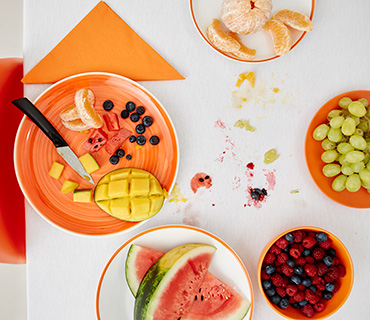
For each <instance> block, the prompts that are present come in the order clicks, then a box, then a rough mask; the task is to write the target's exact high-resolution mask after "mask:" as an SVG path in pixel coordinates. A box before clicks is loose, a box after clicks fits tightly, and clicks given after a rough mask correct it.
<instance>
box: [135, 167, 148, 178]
mask: <svg viewBox="0 0 370 320" xmlns="http://www.w3.org/2000/svg"><path fill="white" fill-rule="evenodd" d="M149 176H150V173H149V172H147V171H144V170H138V169H132V172H131V177H132V178H139V179H143V178H149Z"/></svg>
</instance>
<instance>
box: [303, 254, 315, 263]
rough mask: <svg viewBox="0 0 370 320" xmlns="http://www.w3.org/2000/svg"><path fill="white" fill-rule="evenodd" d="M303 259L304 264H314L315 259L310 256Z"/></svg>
mask: <svg viewBox="0 0 370 320" xmlns="http://www.w3.org/2000/svg"><path fill="white" fill-rule="evenodd" d="M305 259H306V262H307V263H309V264H313V263H314V262H315V259H314V258H313V257H311V256H308V257H306V258H305Z"/></svg>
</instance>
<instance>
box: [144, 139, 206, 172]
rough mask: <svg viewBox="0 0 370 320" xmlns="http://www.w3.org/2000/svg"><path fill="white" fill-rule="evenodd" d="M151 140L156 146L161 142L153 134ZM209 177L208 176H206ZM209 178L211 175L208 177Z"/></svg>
mask: <svg viewBox="0 0 370 320" xmlns="http://www.w3.org/2000/svg"><path fill="white" fill-rule="evenodd" d="M149 142H150V143H151V144H152V145H153V146H156V145H157V144H158V143H159V138H158V137H157V136H151V137H150V139H149ZM205 179H207V177H205ZM208 179H209V177H208Z"/></svg>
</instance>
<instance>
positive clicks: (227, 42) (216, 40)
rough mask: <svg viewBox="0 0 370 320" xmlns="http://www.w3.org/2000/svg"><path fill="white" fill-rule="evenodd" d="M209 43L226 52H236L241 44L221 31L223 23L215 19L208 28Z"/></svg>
mask: <svg viewBox="0 0 370 320" xmlns="http://www.w3.org/2000/svg"><path fill="white" fill-rule="evenodd" d="M207 36H208V39H209V41H211V43H212V44H213V45H214V46H215V47H216V48H217V49H220V50H222V51H226V52H234V51H236V50H239V49H240V43H239V42H238V41H236V40H235V39H234V38H233V37H231V36H229V35H227V34H226V33H225V32H223V31H222V29H221V22H220V21H219V20H217V19H213V20H212V22H211V24H210V25H209V26H208V28H207Z"/></svg>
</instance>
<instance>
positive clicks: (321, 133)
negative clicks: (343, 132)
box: [313, 124, 330, 141]
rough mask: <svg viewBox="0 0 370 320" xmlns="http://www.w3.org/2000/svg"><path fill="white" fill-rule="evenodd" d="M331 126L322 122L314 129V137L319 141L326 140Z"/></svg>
mask: <svg viewBox="0 0 370 320" xmlns="http://www.w3.org/2000/svg"><path fill="white" fill-rule="evenodd" d="M329 129H330V128H329V126H328V125H326V124H320V125H319V126H317V127H316V129H315V130H314V131H313V138H314V139H315V140H317V141H321V140H324V139H325V138H326V135H327V134H328V131H329Z"/></svg>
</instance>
